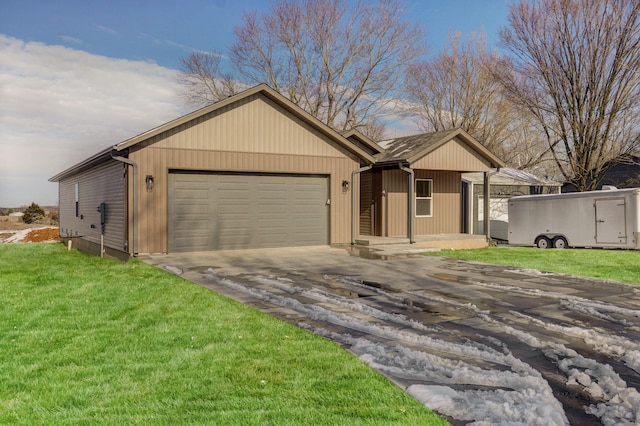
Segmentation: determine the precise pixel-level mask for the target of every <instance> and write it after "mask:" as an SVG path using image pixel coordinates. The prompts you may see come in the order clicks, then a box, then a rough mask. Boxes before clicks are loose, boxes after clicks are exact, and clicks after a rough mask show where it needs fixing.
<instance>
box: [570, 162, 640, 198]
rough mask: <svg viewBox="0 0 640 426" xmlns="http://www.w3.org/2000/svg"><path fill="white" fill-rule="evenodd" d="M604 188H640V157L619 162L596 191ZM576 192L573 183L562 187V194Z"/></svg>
mask: <svg viewBox="0 0 640 426" xmlns="http://www.w3.org/2000/svg"><path fill="white" fill-rule="evenodd" d="M603 186H615V187H616V188H618V189H625V188H638V187H640V156H638V155H631V156H629V157H626V158H624V159H622V160H617V161H616V162H615V164H614V165H613V166H611V168H610V169H609V170H608V171H607V173H605V175H604V177H603V179H602V181H601V182H600V183H599V184H598V187H597V188H596V189H602V187H603ZM576 191H577V189H576V187H575V186H573V184H571V183H565V184H564V185H562V192H576Z"/></svg>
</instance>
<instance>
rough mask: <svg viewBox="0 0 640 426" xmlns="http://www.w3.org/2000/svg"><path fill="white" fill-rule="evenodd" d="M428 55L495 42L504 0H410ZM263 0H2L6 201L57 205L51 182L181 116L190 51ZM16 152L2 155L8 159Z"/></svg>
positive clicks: (215, 42) (216, 38)
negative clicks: (478, 41)
mask: <svg viewBox="0 0 640 426" xmlns="http://www.w3.org/2000/svg"><path fill="white" fill-rule="evenodd" d="M406 5H407V13H408V16H409V17H410V19H411V20H414V21H415V22H417V23H419V24H420V25H422V26H423V28H424V29H425V32H426V42H427V43H428V45H429V46H430V48H431V51H432V52H436V51H437V50H438V49H440V48H441V47H442V46H444V45H445V44H446V43H447V34H448V33H449V32H450V31H456V30H459V31H462V32H463V33H464V34H468V33H471V32H473V31H478V30H480V29H481V28H483V29H484V31H485V32H486V33H487V36H488V40H489V42H490V43H496V42H497V36H496V32H497V30H498V29H499V28H501V27H502V26H504V25H506V23H507V22H506V16H507V9H508V6H507V5H508V0H448V1H447V0H433V1H427V0H423V1H406ZM268 7H269V2H268V1H266V0H265V1H259V0H236V1H227V0H180V1H179V0H175V1H166V0H158V1H151V0H129V1H125V0H108V1H107V0H104V1H97V0H84V1H82V0H76V1H71V0H56V1H52V0H39V1H36V0H0V158H2V159H3V160H2V162H1V163H0V207H17V206H20V205H28V204H30V203H31V202H32V201H35V202H37V203H39V204H42V205H51V204H53V205H55V204H56V203H57V185H56V184H53V183H49V182H47V179H48V178H49V177H51V176H53V175H54V174H56V173H57V172H59V171H61V170H64V169H66V168H68V167H70V166H72V165H73V164H75V163H77V162H78V161H81V160H82V159H84V158H86V157H88V156H90V155H92V154H94V153H96V152H98V151H100V150H101V149H104V148H106V147H107V146H109V145H113V144H115V143H118V142H120V141H122V140H124V139H127V138H129V137H131V136H134V135H135V134H137V133H140V132H142V131H145V130H147V129H149V128H152V127H154V126H156V125H158V124H161V123H163V122H166V121H168V120H171V119H173V118H176V117H177V116H179V115H181V114H183V113H184V112H185V110H184V108H183V106H182V105H181V103H180V101H179V99H178V98H177V97H176V96H175V89H176V86H175V73H176V70H177V69H178V67H179V60H180V58H181V57H183V56H185V55H187V54H188V53H189V52H190V51H192V50H195V49H197V50H217V51H221V52H223V53H225V52H226V51H227V50H228V47H229V46H230V44H231V43H232V41H233V27H234V25H238V24H239V23H240V22H241V18H242V14H243V11H253V10H257V11H264V10H267V9H268ZM7 158H11V161H9V162H8V164H7V162H6V161H5V160H4V159H7Z"/></svg>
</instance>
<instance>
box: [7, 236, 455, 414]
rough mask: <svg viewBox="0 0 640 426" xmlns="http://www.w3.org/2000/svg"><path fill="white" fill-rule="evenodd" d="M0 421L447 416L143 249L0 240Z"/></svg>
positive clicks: (334, 349)
mask: <svg viewBox="0 0 640 426" xmlns="http://www.w3.org/2000/svg"><path fill="white" fill-rule="evenodd" d="M0 293H1V294H2V305H1V307H0V384H1V385H0V424H22V425H35V424H40V425H55V424H145V425H147V424H216V425H221V424H231V425H233V424H237V425H240V424H242V425H258V424H259V425H266V424H277V425H282V424H285V425H287V424H290V425H301V424H323V425H331V424H349V425H352V424H353V425H356V424H376V425H377V424H385V425H386V424H398V425H417V424H425V425H431V424H446V422H445V421H444V420H442V419H440V418H439V417H438V416H436V415H435V414H433V413H432V412H430V411H429V410H428V409H427V408H426V407H424V406H423V405H422V404H420V403H419V402H417V401H416V400H414V399H413V398H411V397H410V396H408V395H407V394H406V393H405V392H403V391H402V390H401V389H400V388H398V387H396V386H395V385H393V384H392V383H391V382H389V381H388V380H387V379H385V378H384V377H382V376H381V375H380V374H378V373H376V372H374V371H373V370H371V369H370V368H369V367H367V366H366V365H365V364H364V363H362V362H360V361H359V360H358V359H356V358H354V357H353V356H351V355H350V354H349V353H347V352H346V351H345V350H343V349H342V348H340V347H339V346H337V345H336V344H334V343H332V342H330V341H327V340H325V339H322V338H320V337H317V336H315V335H312V334H310V333H308V332H306V331H303V330H301V329H298V328H296V327H294V326H291V325H289V324H287V323H284V322H282V321H279V320H277V319H274V318H272V317H270V316H268V315H266V314H263V313H261V312H258V311H256V310H254V309H251V308H249V307H247V306H245V305H242V304H240V303H237V302H235V301H232V300H230V299H228V298H225V297H223V296H220V295H218V294H216V293H214V292H211V291H209V290H206V289H204V288H201V287H199V286H197V285H195V284H192V283H190V282H188V281H185V280H183V279H181V278H179V277H176V276H174V275H172V274H170V273H167V272H164V271H161V270H157V269H155V268H153V267H151V266H148V265H146V264H144V263H142V262H139V261H136V260H132V261H130V262H128V263H120V262H117V261H112V260H106V259H100V258H98V257H91V256H87V255H84V254H83V253H80V252H77V251H75V250H74V251H70V252H69V251H66V250H65V248H64V246H62V245H61V244H5V245H0Z"/></svg>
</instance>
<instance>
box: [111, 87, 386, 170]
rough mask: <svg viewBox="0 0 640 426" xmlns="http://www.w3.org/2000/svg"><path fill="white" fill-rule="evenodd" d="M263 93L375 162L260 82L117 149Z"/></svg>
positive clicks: (119, 145)
mask: <svg viewBox="0 0 640 426" xmlns="http://www.w3.org/2000/svg"><path fill="white" fill-rule="evenodd" d="M258 93H261V94H262V95H264V96H266V97H268V98H269V99H271V100H272V101H274V102H276V103H277V104H278V105H280V106H282V107H283V108H285V109H286V110H287V111H289V112H290V113H292V114H294V115H295V116H296V117H298V118H300V119H301V120H303V121H305V122H306V123H308V124H310V125H312V126H313V127H314V128H316V129H317V130H319V131H321V133H323V134H324V135H326V136H329V137H331V138H332V139H334V140H336V141H338V142H339V143H340V144H341V145H342V146H343V147H344V148H346V149H348V150H349V151H351V152H352V153H353V154H355V155H356V156H358V157H359V158H360V159H362V160H365V161H366V162H368V163H370V164H373V163H374V162H375V159H374V158H373V156H372V155H370V154H369V153H367V152H365V151H363V150H362V149H360V148H358V147H357V146H355V145H354V144H353V143H351V142H350V141H348V140H347V139H346V138H345V137H344V136H342V135H341V134H340V133H338V132H336V131H335V130H333V129H332V128H330V127H329V126H327V125H326V124H324V123H322V122H321V121H320V120H318V119H317V118H316V117H314V116H312V115H311V114H309V113H308V112H306V111H305V110H303V109H302V108H300V107H299V106H298V105H295V104H294V103H293V102H291V101H290V100H289V99H287V98H286V97H284V96H283V95H281V94H280V93H278V92H276V91H275V90H274V89H272V88H271V87H269V86H268V85H267V84H264V83H262V84H259V85H257V86H254V87H252V88H250V89H247V90H245V91H242V92H240V93H238V94H236V95H233V96H230V97H228V98H226V99H223V100H221V101H218V102H216V103H214V104H211V105H209V106H206V107H204V108H201V109H199V110H196V111H193V112H191V113H189V114H186V115H183V116H182V117H179V118H177V119H175V120H172V121H169V122H167V123H165V124H163V125H161V126H158V127H155V128H153V129H151V130H149V131H147V132H144V133H141V134H139V135H137V136H134V137H133V138H130V139H127V140H125V141H123V142H120V143H118V144H116V145H115V147H114V148H115V149H116V150H117V151H121V150H124V149H126V148H129V147H131V146H134V145H136V144H138V143H140V142H143V141H145V140H147V139H149V138H152V137H154V136H157V135H159V134H161V133H163V132H165V131H167V130H170V129H173V128H175V127H178V126H180V125H182V124H184V123H187V122H189V121H191V120H193V119H196V118H198V117H201V116H203V115H205V114H209V113H211V112H213V111H216V110H218V109H220V108H224V107H226V106H228V105H230V104H233V103H234V102H237V101H239V100H241V99H244V98H247V97H249V96H253V95H255V94H258Z"/></svg>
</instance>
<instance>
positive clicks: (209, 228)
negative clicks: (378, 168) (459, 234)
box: [51, 84, 380, 256]
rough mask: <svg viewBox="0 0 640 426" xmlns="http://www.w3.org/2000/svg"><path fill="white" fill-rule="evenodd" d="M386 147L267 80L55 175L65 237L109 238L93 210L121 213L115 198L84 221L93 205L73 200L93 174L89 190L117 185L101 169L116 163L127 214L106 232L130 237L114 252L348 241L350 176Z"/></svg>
mask: <svg viewBox="0 0 640 426" xmlns="http://www.w3.org/2000/svg"><path fill="white" fill-rule="evenodd" d="M379 150H380V148H379V147H377V145H375V144H374V143H373V142H371V141H369V140H368V139H366V138H365V137H364V136H362V135H359V134H357V133H354V134H349V135H341V134H339V133H337V132H336V131H334V130H333V129H331V128H330V127H328V126H326V125H325V124H323V123H322V122H320V121H319V120H318V119H316V118H315V117H313V116H311V115H309V114H308V113H307V112H305V111H304V110H303V109H301V108H300V107H298V106H297V105H294V104H293V103H292V102H291V101H289V100H288V99H287V98H285V97H284V96H282V95H281V94H279V93H278V92H276V91H274V90H273V89H271V88H270V87H268V86H267V85H264V84H263V85H259V86H256V87H253V88H251V89H248V90H246V91H244V92H242V93H239V94H237V95H235V96H231V97H229V98H226V99H223V100H221V101H219V102H217V103H215V104H212V105H209V106H207V107H204V108H202V109H200V110H197V111H194V112H192V113H189V114H187V115H185V116H182V117H179V118H177V119H175V120H173V121H170V122H168V123H165V124H163V125H160V126H158V127H156V128H154V129H151V130H149V131H147V132H144V133H142V134H140V135H138V136H135V137H133V138H130V139H127V140H125V141H123V142H120V143H118V144H116V145H113V146H112V147H110V148H108V149H106V150H104V151H103V152H101V153H99V154H98V155H97V156H94V157H92V158H90V159H88V160H86V161H84V162H83V163H80V164H78V165H76V166H73V167H71V168H70V169H67V170H65V171H63V172H62V173H60V174H58V175H56V176H54V177H53V178H52V179H51V180H52V181H57V182H60V188H61V189H60V191H61V194H65V197H64V198H61V203H62V204H64V206H63V205H62V204H61V212H63V214H64V217H61V223H64V224H65V233H66V234H65V235H67V234H68V235H69V236H72V237H71V238H75V239H78V240H91V241H100V232H101V229H100V226H90V225H91V224H94V225H95V223H96V222H95V220H96V213H95V206H96V205H98V204H99V203H102V202H106V203H107V214H111V212H113V211H115V210H114V208H115V207H118V206H116V205H115V204H113V202H111V201H109V200H111V199H112V198H113V197H107V196H106V195H105V196H104V197H103V198H100V199H93V198H92V199H91V200H90V201H91V203H93V204H92V205H89V206H90V207H92V208H91V209H90V210H92V213H91V214H88V213H85V216H83V217H80V218H75V217H74V216H73V214H74V212H75V209H76V207H75V205H76V204H75V203H76V202H77V203H79V204H80V205H84V204H83V203H85V201H86V200H84V199H80V200H75V199H74V198H73V194H74V186H73V185H74V183H76V182H77V181H78V179H79V176H80V173H82V172H83V171H84V170H87V169H89V170H88V171H89V172H90V176H92V177H94V176H95V180H94V181H92V182H90V184H91V185H92V186H91V187H93V188H95V187H102V186H104V187H105V188H107V187H110V186H105V182H104V181H103V179H104V177H102V175H100V174H98V173H93V171H94V170H99V169H100V167H105V165H109V167H113V168H114V169H115V168H117V170H118V173H117V176H115V175H114V176H113V177H111V176H109V177H108V179H110V180H113V182H112V184H113V185H116V184H117V185H119V187H118V188H119V192H118V194H117V195H118V197H119V200H120V206H119V208H120V209H121V210H120V212H121V213H120V215H119V216H118V217H116V216H113V217H111V216H110V217H108V218H107V223H106V229H105V235H107V234H108V235H111V233H113V232H119V233H120V234H119V235H121V236H123V237H124V240H125V241H121V242H119V244H118V246H117V247H110V249H115V250H125V253H124V254H128V255H134V256H135V255H137V254H142V253H167V252H192V251H206V250H228V249H246V248H271V247H297V246H309V245H327V244H348V243H350V242H351V229H352V228H351V222H352V220H351V218H352V211H353V210H352V206H353V201H352V200H353V199H358V198H353V197H359V193H358V187H357V186H354V185H353V184H352V179H353V173H354V172H355V171H357V170H358V169H360V168H362V167H363V166H365V165H370V164H373V162H374V161H375V158H374V154H375V153H377V152H379ZM85 186H86V185H85ZM86 187H87V188H89V186H86ZM354 191H355V193H354ZM83 194H84V193H82V192H81V194H80V195H81V197H80V198H82V195H83ZM94 198H95V197H94ZM67 204H68V205H67ZM122 204H124V206H123V205H122ZM83 213H84V211H83ZM116 219H117V220H118V221H119V222H118V223H115V221H116ZM67 224H68V225H67ZM67 228H68V229H67ZM112 228H113V229H112ZM64 238H65V237H64V236H63V239H64ZM109 244H110V243H109Z"/></svg>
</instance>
